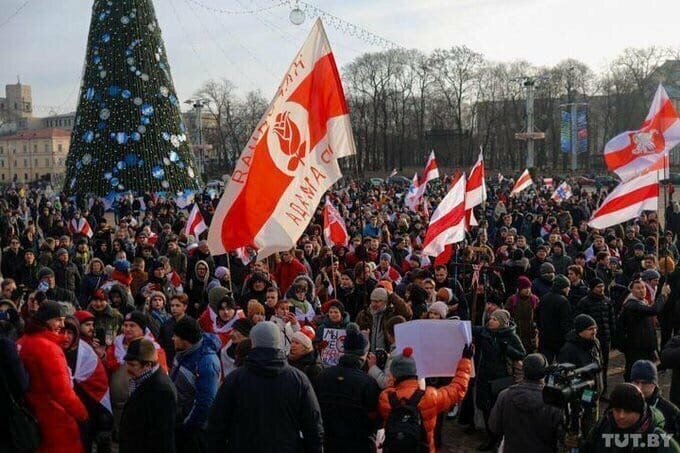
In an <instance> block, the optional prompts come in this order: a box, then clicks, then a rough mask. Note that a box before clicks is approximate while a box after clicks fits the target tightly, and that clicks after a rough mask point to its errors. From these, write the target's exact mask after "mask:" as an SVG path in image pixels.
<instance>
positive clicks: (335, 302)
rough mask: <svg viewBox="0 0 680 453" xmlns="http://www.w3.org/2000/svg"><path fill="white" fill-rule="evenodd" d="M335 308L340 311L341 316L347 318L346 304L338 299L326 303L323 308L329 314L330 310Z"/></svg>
mask: <svg viewBox="0 0 680 453" xmlns="http://www.w3.org/2000/svg"><path fill="white" fill-rule="evenodd" d="M333 307H335V308H337V309H338V310H339V311H340V314H341V315H342V316H343V317H344V316H345V313H346V312H345V304H343V303H342V302H340V301H339V300H337V299H331V300H329V301H328V302H326V303H325V304H324V306H323V308H324V309H325V310H326V311H325V312H326V313H328V310H330V309H331V308H333Z"/></svg>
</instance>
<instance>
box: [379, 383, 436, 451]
mask: <svg viewBox="0 0 680 453" xmlns="http://www.w3.org/2000/svg"><path fill="white" fill-rule="evenodd" d="M424 395H425V391H423V390H420V389H418V390H416V391H415V392H413V395H411V398H409V399H408V400H407V399H406V398H401V399H399V398H398V397H397V393H396V392H391V393H390V394H389V396H388V397H389V400H390V407H391V410H390V415H388V416H387V422H386V423H385V442H384V443H383V453H418V452H427V451H428V449H429V447H428V444H427V434H426V432H425V428H423V420H422V417H421V416H420V411H419V410H418V404H419V403H420V400H421V399H422V398H423V396H424Z"/></svg>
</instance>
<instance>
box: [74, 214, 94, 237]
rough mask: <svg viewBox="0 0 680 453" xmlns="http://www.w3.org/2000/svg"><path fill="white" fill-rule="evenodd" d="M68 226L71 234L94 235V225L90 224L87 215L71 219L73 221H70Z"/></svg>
mask: <svg viewBox="0 0 680 453" xmlns="http://www.w3.org/2000/svg"><path fill="white" fill-rule="evenodd" d="M68 227H69V230H71V234H82V235H83V236H87V237H89V238H91V237H92V236H93V235H94V232H93V231H92V227H91V226H90V222H88V221H87V220H86V219H85V217H78V218H77V219H76V218H73V219H71V221H70V222H69V223H68Z"/></svg>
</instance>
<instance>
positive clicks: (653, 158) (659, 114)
mask: <svg viewBox="0 0 680 453" xmlns="http://www.w3.org/2000/svg"><path fill="white" fill-rule="evenodd" d="M678 143H680V118H678V112H677V111H676V110H675V107H674V106H673V102H671V100H670V99H669V98H668V94H667V93H666V90H665V89H664V88H663V86H662V85H659V88H658V89H657V90H656V94H655V95H654V100H653V101H652V105H651V107H650V108H649V113H648V114H647V118H646V119H645V121H644V123H642V127H641V128H640V129H638V130H636V131H626V132H624V133H622V134H619V135H617V136H616V137H614V138H612V139H611V140H609V142H607V144H606V145H605V147H604V161H605V163H606V164H607V168H608V169H609V170H611V171H613V172H615V173H616V174H617V175H619V177H620V178H621V179H622V180H623V181H628V180H630V179H631V178H634V177H636V176H638V175H641V174H643V173H645V172H647V171H659V172H661V171H663V172H664V173H663V175H668V154H669V151H670V150H671V149H672V148H673V147H674V146H675V145H677V144H678Z"/></svg>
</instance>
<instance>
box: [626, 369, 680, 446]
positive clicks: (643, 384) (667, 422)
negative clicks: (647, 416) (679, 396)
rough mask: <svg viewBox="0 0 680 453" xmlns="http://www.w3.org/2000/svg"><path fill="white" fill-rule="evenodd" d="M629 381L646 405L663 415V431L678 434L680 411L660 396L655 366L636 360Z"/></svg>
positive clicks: (679, 430) (679, 429)
mask: <svg viewBox="0 0 680 453" xmlns="http://www.w3.org/2000/svg"><path fill="white" fill-rule="evenodd" d="M630 380H631V382H632V383H633V384H634V385H635V386H636V387H637V388H639V389H640V391H641V392H642V394H643V395H644V397H645V401H647V404H648V405H649V406H650V407H653V408H654V409H657V410H658V411H659V412H661V414H662V415H663V418H664V426H663V430H664V431H666V432H667V433H669V434H673V435H674V436H677V435H678V433H679V432H680V409H678V407H677V406H676V405H675V404H673V403H671V402H670V401H668V400H667V399H666V398H664V397H663V396H661V389H660V388H659V375H658V373H657V371H656V366H655V365H654V364H653V363H652V362H650V361H649V360H638V361H637V362H635V363H634V364H633V368H632V369H631V371H630Z"/></svg>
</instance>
